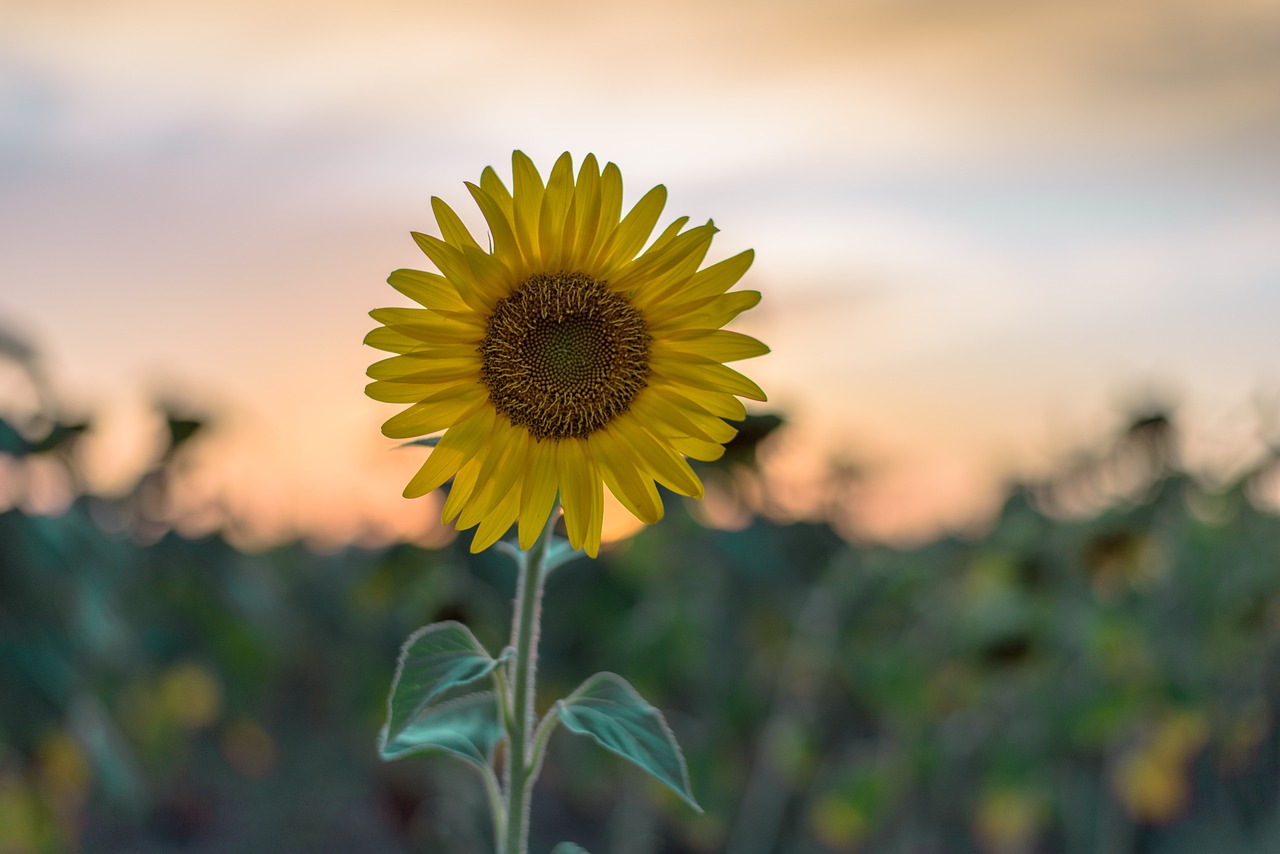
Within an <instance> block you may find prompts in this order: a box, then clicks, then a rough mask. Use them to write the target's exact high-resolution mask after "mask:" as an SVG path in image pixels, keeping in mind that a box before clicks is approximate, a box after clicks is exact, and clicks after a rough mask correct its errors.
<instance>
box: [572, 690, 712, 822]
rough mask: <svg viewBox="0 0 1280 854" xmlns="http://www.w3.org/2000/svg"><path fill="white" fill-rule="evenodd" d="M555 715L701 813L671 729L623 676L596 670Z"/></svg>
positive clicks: (573, 730)
mask: <svg viewBox="0 0 1280 854" xmlns="http://www.w3.org/2000/svg"><path fill="white" fill-rule="evenodd" d="M556 715H557V716H558V717H559V719H560V722H561V723H563V724H564V726H565V728H566V729H568V730H569V731H570V732H575V733H577V734H578V735H588V736H591V738H593V739H595V741H596V743H597V744H599V745H600V746H601V747H604V748H605V749H606V750H611V751H613V752H614V753H616V754H618V755H619V756H621V757H623V758H624V759H629V760H630V761H632V762H634V763H635V764H636V765H638V766H640V768H641V769H643V770H644V771H647V772H648V773H649V774H650V775H652V776H653V777H655V778H657V779H658V780H659V781H660V782H662V783H663V784H665V785H667V786H668V787H670V788H671V790H672V791H674V792H675V793H676V794H678V795H679V796H680V797H682V798H684V799H685V800H686V801H687V802H688V803H689V805H690V806H692V807H693V808H694V809H696V810H697V811H698V812H702V807H700V806H698V802H697V801H695V800H694V799H693V793H692V792H691V791H690V790H689V772H688V770H686V768H685V764H684V756H683V755H682V754H681V753H680V746H679V745H678V744H676V739H675V736H674V735H672V733H671V728H670V727H668V726H667V722H666V721H665V720H663V719H662V714H661V713H660V712H659V711H658V710H657V709H655V708H654V707H653V706H651V705H649V704H648V703H647V702H645V700H644V698H643V697H641V696H640V695H639V694H637V693H636V689H634V688H632V687H631V686H630V685H629V684H627V680H625V679H623V678H622V677H621V676H618V675H616V674H613V673H597V674H596V675H595V676H592V677H591V678H590V679H588V680H587V681H586V682H583V683H582V685H581V686H579V688H578V690H576V691H574V692H573V693H572V694H570V695H569V696H568V697H566V698H565V699H563V700H561V701H560V702H558V703H556Z"/></svg>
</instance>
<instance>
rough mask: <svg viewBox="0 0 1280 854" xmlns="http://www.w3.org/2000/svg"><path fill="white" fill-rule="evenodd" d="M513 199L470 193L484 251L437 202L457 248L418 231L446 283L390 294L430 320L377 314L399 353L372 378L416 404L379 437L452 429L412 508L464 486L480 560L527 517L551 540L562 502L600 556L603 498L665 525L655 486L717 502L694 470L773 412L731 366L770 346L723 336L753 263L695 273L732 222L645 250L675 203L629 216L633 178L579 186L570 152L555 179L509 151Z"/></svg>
mask: <svg viewBox="0 0 1280 854" xmlns="http://www.w3.org/2000/svg"><path fill="white" fill-rule="evenodd" d="M512 172H513V178H514V180H513V187H512V191H508V190H507V188H506V187H505V186H504V185H503V183H502V181H501V180H499V178H498V176H497V174H496V173H495V172H494V171H493V169H492V168H486V169H485V170H484V172H483V173H482V174H481V176H480V184H479V186H476V185H474V184H470V183H469V184H467V187H468V189H469V190H470V191H471V195H472V197H473V198H474V199H475V202H476V204H477V205H478V206H479V208H480V212H481V213H482V214H483V216H484V219H485V222H486V224H487V225H488V229H489V232H490V239H491V241H492V248H491V249H490V250H489V251H485V250H484V249H482V248H481V247H480V245H479V244H478V243H477V242H476V241H475V239H474V238H473V237H472V236H471V234H470V233H469V232H468V231H467V228H466V227H465V226H464V225H463V223H462V220H461V219H460V218H459V217H458V215H457V214H456V213H454V211H453V210H452V209H450V208H449V206H448V205H446V204H445V203H444V202H443V201H441V200H440V199H438V198H433V199H432V200H431V204H432V208H433V210H434V212H435V216H436V222H437V223H438V225H439V227H440V234H441V237H440V238H436V237H432V236H429V235H425V234H417V233H415V234H414V235H413V237H414V240H416V241H417V243H418V246H419V247H421V249H422V251H423V252H424V253H426V255H427V257H428V258H429V259H430V260H431V262H432V263H433V264H434V265H435V266H436V267H437V268H438V269H439V271H440V272H439V273H438V274H437V273H429V272H421V271H418V270H397V271H395V272H394V273H392V274H391V277H390V278H389V279H388V281H389V282H390V284H391V286H392V287H394V288H395V289H396V290H398V291H400V292H401V293H402V294H404V295H405V296H408V297H409V298H411V299H413V300H414V301H416V302H418V303H419V304H421V305H422V306H424V307H423V308H380V309H376V310H374V311H373V312H371V313H370V314H371V315H372V317H373V318H374V320H377V321H378V322H379V323H381V324H382V326H380V327H379V328H377V329H375V330H373V331H372V332H370V333H369V335H368V336H367V337H366V338H365V343H366V344H368V345H370V346H372V347H375V348H377V349H379V350H383V351H386V352H389V353H394V354H396V355H394V356H392V357H390V358H387V359H384V360H382V361H380V362H376V363H375V364H374V365H373V366H371V367H370V368H369V377H370V378H371V379H373V382H372V383H370V384H369V386H368V387H367V388H366V392H367V394H368V395H369V396H370V397H372V398H374V399H375V400H380V401H385V402H388V403H408V404H411V405H410V406H409V408H408V409H406V410H404V411H403V412H401V413H399V414H398V415H395V416H393V417H392V418H391V419H390V420H388V421H387V422H386V423H385V424H384V425H383V428H382V432H383V433H385V434H386V435H387V436H390V437H392V438H401V439H407V438H413V437H418V436H426V435H429V434H433V433H438V432H440V431H442V430H443V431H445V432H444V435H443V436H442V437H441V438H440V441H439V443H438V444H437V445H436V447H435V448H434V449H433V450H432V452H431V455H430V456H429V457H428V459H427V461H426V463H425V464H424V465H423V466H422V468H421V470H420V471H419V472H418V473H417V475H416V476H414V478H413V479H412V480H411V481H410V482H409V484H408V486H406V487H405V491H404V494H405V496H406V497H409V498H414V497H417V496H421V495H426V494H427V493H429V492H431V491H433V490H435V489H437V488H439V487H440V486H442V485H443V484H444V483H445V482H446V481H447V480H449V478H453V487H452V489H451V490H450V493H449V497H448V500H447V501H446V502H445V506H444V521H445V522H451V521H454V520H455V519H456V520H457V525H458V527H459V528H464V529H465V528H470V527H472V526H475V525H479V530H478V531H477V533H476V536H475V539H474V540H473V542H472V545H471V548H472V551H480V550H481V549H484V548H487V547H488V546H490V545H492V544H493V543H494V542H496V541H497V540H498V538H500V537H501V536H502V535H503V534H504V533H506V531H507V530H508V529H509V528H510V527H511V525H512V524H513V523H515V522H516V521H517V519H518V520H519V537H520V544H521V546H522V547H524V548H529V547H530V546H532V545H533V543H534V541H535V540H536V539H537V537H538V534H539V532H540V531H541V530H542V528H543V526H544V525H545V523H546V520H547V516H548V514H549V513H550V512H551V509H552V507H553V505H554V502H555V498H556V494H557V492H559V495H560V500H561V504H562V505H563V507H564V516H565V527H566V529H567V531H568V534H569V541H570V544H571V545H572V546H573V547H574V548H575V549H585V550H586V551H587V553H588V554H590V555H592V556H594V555H595V554H596V553H597V552H598V551H599V548H600V528H601V520H602V516H603V512H604V498H603V492H602V487H603V486H608V488H609V491H610V492H611V493H613V495H614V496H615V497H616V498H617V499H618V500H619V501H620V502H621V503H622V504H623V506H625V507H626V508H627V509H628V510H630V511H631V512H632V513H633V514H635V516H636V517H637V518H638V519H640V520H641V521H643V522H646V523H652V522H656V521H657V520H658V519H660V518H661V517H662V501H661V498H660V497H659V495H658V491H657V488H656V487H655V486H654V482H655V481H656V482H657V483H660V484H662V485H663V486H665V487H667V488H668V489H671V490H672V491H674V492H677V493H679V494H681V495H688V496H693V497H696V498H700V497H701V496H702V483H701V481H700V480H699V479H698V476H697V475H696V474H694V472H693V470H692V469H691V468H690V467H689V464H688V463H687V462H686V460H685V457H690V458H693V459H697V460H713V459H716V458H717V457H719V456H720V455H721V454H722V453H723V444H724V443H725V442H727V441H728V440H729V439H731V438H732V437H733V436H734V434H735V432H736V431H735V430H734V429H733V428H732V427H730V426H729V425H728V424H726V423H725V421H724V420H723V419H730V420H740V419H742V418H743V417H744V416H745V414H746V412H745V410H744V409H743V406H742V403H741V402H740V401H739V400H738V398H739V397H745V398H750V399H753V400H764V399H765V395H764V392H762V391H761V390H760V387H759V386H757V385H756V384H755V383H754V382H752V381H751V380H749V379H747V378H746V377H744V376H743V375H742V374H740V373H738V372H737V371H735V370H733V369H731V368H729V367H727V366H726V365H725V364H724V363H725V362H731V361H735V360H738V359H745V358H749V357H752V356H759V355H762V354H764V353H767V352H768V348H767V347H765V346H764V345H763V344H761V343H760V342H759V341H756V340H755V339H754V338H750V337H748V336H746V335H741V334H739V333H736V332H730V331H727V330H724V329H722V328H721V327H723V326H724V325H725V324H726V323H728V322H729V321H730V320H732V319H733V318H734V317H736V316H737V315H738V314H740V313H741V312H743V311H745V310H746V309H749V308H751V307H752V306H754V305H755V304H756V303H757V302H759V300H760V294H759V293H758V292H755V291H734V292H732V293H728V290H729V288H731V287H732V286H733V285H734V284H735V283H737V281H738V280H739V279H740V278H741V277H742V275H743V273H745V272H746V270H747V267H749V266H750V264H751V260H752V253H751V251H749V250H748V251H746V252H743V253H741V254H739V255H735V256H734V257H732V258H729V259H728V260H725V261H722V262H720V263H718V264H714V265H712V266H710V267H707V268H705V269H702V270H699V269H698V267H699V265H700V264H701V263H702V260H703V258H704V257H705V256H706V253H707V250H708V248H709V247H710V245H711V238H712V235H714V234H715V232H716V229H715V226H714V225H713V224H712V223H710V222H708V223H707V224H706V225H702V226H697V227H695V228H691V229H688V230H682V229H683V228H684V226H685V224H686V223H687V222H688V217H681V218H680V219H677V220H676V221H675V222H673V223H672V224H671V225H670V226H668V227H667V228H666V230H665V231H663V232H662V233H661V234H660V235H659V236H658V237H657V238H656V239H655V240H654V241H653V242H652V243H651V244H650V245H649V247H648V249H646V250H645V251H644V252H643V253H642V252H641V251H640V250H641V249H642V248H643V247H644V245H645V243H646V242H647V241H648V240H649V237H650V235H651V234H652V232H653V228H654V226H655V224H656V223H657V221H658V217H659V215H660V214H661V213H662V208H663V206H664V204H665V202H666V189H665V188H664V187H662V186H657V187H654V188H653V189H652V190H650V191H649V192H648V193H646V194H645V195H644V197H643V198H641V199H640V201H639V202H638V203H637V204H636V205H635V207H634V208H632V209H631V211H630V212H629V213H627V215H626V216H625V217H623V216H622V215H621V213H622V176H621V174H620V173H619V171H618V168H617V167H616V166H614V165H613V164H612V163H609V164H607V165H606V166H605V167H604V170H603V171H601V170H600V168H599V165H598V164H597V162H596V159H595V157H594V156H593V155H587V157H586V159H585V160H584V161H583V163H582V166H581V168H580V169H579V170H578V173H577V178H576V180H575V178H574V173H573V162H572V160H571V158H570V157H569V155H568V154H567V153H566V154H564V155H561V157H560V158H559V159H558V160H557V161H556V163H555V165H554V166H553V167H552V169H551V173H550V175H549V176H548V179H547V182H546V184H545V185H544V184H543V181H542V177H541V176H540V175H539V174H538V171H537V169H536V168H535V167H534V165H533V162H532V161H531V160H530V159H529V158H528V157H526V156H525V155H524V154H523V153H521V152H519V151H517V152H515V153H514V154H513V155H512Z"/></svg>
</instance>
